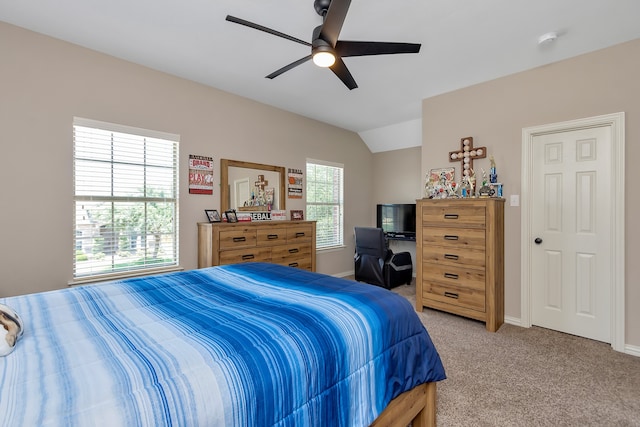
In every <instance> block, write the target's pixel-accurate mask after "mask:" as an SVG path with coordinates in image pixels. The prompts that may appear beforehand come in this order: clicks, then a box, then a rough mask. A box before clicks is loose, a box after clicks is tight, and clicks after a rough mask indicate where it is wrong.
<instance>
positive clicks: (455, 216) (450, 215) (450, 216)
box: [444, 214, 458, 219]
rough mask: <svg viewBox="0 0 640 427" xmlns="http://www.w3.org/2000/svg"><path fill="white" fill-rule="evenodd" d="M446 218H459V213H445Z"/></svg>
mask: <svg viewBox="0 0 640 427" xmlns="http://www.w3.org/2000/svg"><path fill="white" fill-rule="evenodd" d="M444 219H458V214H444Z"/></svg>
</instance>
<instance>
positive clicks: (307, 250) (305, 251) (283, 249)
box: [271, 243, 311, 263]
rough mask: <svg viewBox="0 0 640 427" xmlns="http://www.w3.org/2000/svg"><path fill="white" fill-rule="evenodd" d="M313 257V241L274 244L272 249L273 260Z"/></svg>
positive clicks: (278, 261) (283, 260)
mask: <svg viewBox="0 0 640 427" xmlns="http://www.w3.org/2000/svg"><path fill="white" fill-rule="evenodd" d="M294 258H295V259H301V258H308V259H311V243H298V244H293V245H286V246H274V247H273V248H272V249H271V259H272V260H273V262H277V263H280V261H282V262H285V261H286V260H287V259H294Z"/></svg>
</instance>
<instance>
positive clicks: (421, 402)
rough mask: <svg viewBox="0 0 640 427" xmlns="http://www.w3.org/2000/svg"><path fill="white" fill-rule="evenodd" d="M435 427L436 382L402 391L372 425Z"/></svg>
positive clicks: (384, 426)
mask: <svg viewBox="0 0 640 427" xmlns="http://www.w3.org/2000/svg"><path fill="white" fill-rule="evenodd" d="M409 424H411V426H412V427H435V425H436V383H435V382H431V383H424V384H420V385H419V386H417V387H414V388H412V389H411V390H409V391H406V392H404V393H402V394H401V395H400V396H398V397H396V398H395V399H393V400H392V401H391V403H389V405H388V406H387V408H386V409H385V410H384V412H382V414H380V416H379V417H378V418H376V420H375V421H374V422H373V424H371V427H392V426H393V427H407V426H408V425H409Z"/></svg>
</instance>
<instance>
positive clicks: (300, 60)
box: [266, 55, 311, 79]
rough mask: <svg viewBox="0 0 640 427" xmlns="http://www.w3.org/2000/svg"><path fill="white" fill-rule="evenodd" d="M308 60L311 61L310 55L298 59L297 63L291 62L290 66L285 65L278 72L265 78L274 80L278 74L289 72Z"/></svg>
mask: <svg viewBox="0 0 640 427" xmlns="http://www.w3.org/2000/svg"><path fill="white" fill-rule="evenodd" d="M310 59H311V55H307V56H305V57H304V58H300V59H298V60H297V61H293V62H292V63H291V64H289V65H285V66H284V67H282V68H280V69H279V70H276V71H274V72H273V73H271V74H269V75H268V76H266V78H267V79H275V78H276V77H278V76H279V75H280V74H282V73H284V72H286V71H289V70H290V69H292V68H295V67H297V66H298V65H300V64H304V63H305V62H307V61H308V60H310Z"/></svg>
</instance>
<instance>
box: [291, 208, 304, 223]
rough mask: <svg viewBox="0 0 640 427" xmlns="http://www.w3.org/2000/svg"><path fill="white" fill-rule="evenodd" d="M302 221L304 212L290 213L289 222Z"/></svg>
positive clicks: (293, 211)
mask: <svg viewBox="0 0 640 427" xmlns="http://www.w3.org/2000/svg"><path fill="white" fill-rule="evenodd" d="M302 220H304V211H302V210H292V211H291V221H302Z"/></svg>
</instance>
